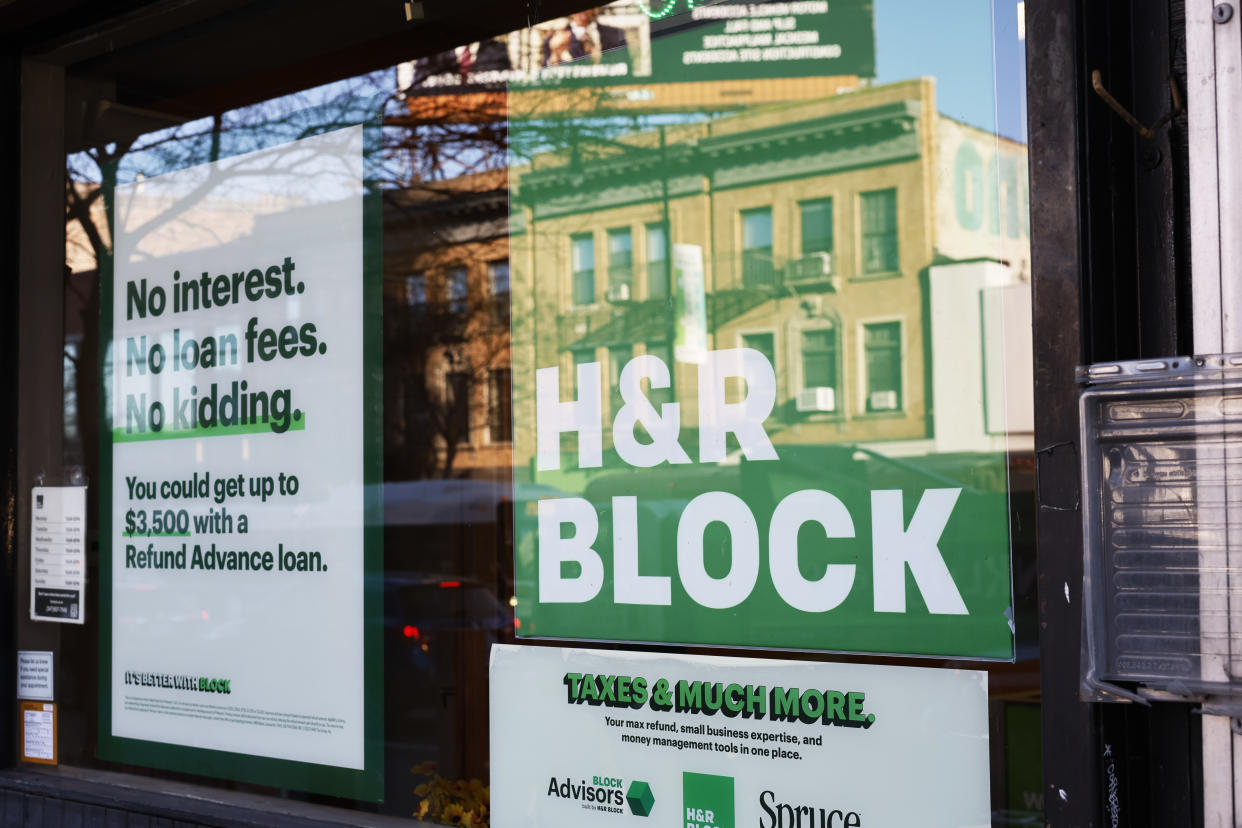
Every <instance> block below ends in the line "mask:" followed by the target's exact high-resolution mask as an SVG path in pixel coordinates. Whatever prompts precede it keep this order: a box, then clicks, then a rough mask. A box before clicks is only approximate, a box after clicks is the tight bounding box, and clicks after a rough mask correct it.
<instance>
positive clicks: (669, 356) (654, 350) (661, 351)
mask: <svg viewBox="0 0 1242 828" xmlns="http://www.w3.org/2000/svg"><path fill="white" fill-rule="evenodd" d="M647 353H648V354H650V355H651V356H653V357H657V358H658V359H659V360H660V361H661V362H663V363H664V364H665V365H666V366H667V367H668V375H669V379H670V380H671V382H676V381H677V376H676V374H675V372H676V370H677V366H676V365H675V364H673V349H672V348H671V347H670V346H669V345H668V344H667V343H660V344H658V345H648V346H647ZM643 391H644V392H645V393H646V395H647V399H648V400H650V401H651V404H652V405H653V406H655V410H656V411H661V412H662V409H661V408H660V406H662V405H664V404H665V403H671V402H673V399H674V398H673V389H672V387H671V386H670V387H669V388H652V387H651V385H650V383H649V382H648V381H647V380H643Z"/></svg>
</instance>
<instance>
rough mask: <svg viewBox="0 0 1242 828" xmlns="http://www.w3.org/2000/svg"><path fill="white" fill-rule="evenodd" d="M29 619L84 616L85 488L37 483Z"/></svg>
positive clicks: (71, 620) (32, 520)
mask: <svg viewBox="0 0 1242 828" xmlns="http://www.w3.org/2000/svg"><path fill="white" fill-rule="evenodd" d="M30 617H31V619H33V620H35V621H58V622H60V623H63V624H81V623H83V622H85V620H86V489H85V487H83V486H35V487H34V488H33V489H32V490H31V492H30Z"/></svg>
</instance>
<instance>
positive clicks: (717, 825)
mask: <svg viewBox="0 0 1242 828" xmlns="http://www.w3.org/2000/svg"><path fill="white" fill-rule="evenodd" d="M681 803H682V807H683V808H685V810H686V828H734V824H733V777H732V776H713V775H712V774H708V773H690V772H689V771H687V772H685V773H683V774H682V775H681Z"/></svg>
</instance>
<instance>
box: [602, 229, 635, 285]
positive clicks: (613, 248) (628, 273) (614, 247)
mask: <svg viewBox="0 0 1242 828" xmlns="http://www.w3.org/2000/svg"><path fill="white" fill-rule="evenodd" d="M633 282H634V240H633V236H632V234H631V233H630V228H628V227H620V228H616V229H613V230H609V231H608V290H609V293H610V299H611V300H612V301H614V302H616V301H622V302H628V301H629V300H630V299H631V298H632V295H631V294H632V291H633Z"/></svg>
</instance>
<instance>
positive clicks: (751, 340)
mask: <svg viewBox="0 0 1242 828" xmlns="http://www.w3.org/2000/svg"><path fill="white" fill-rule="evenodd" d="M742 347H743V348H753V349H754V350H756V351H758V352H759V353H761V354H763V356H764V358H765V359H767V361H768V364H769V365H771V366H772V370H773V371H775V372H776V375H777V376H780V369H779V368H777V365H776V336H775V335H773V334H770V333H754V334H744V335H743V336H742Z"/></svg>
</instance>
